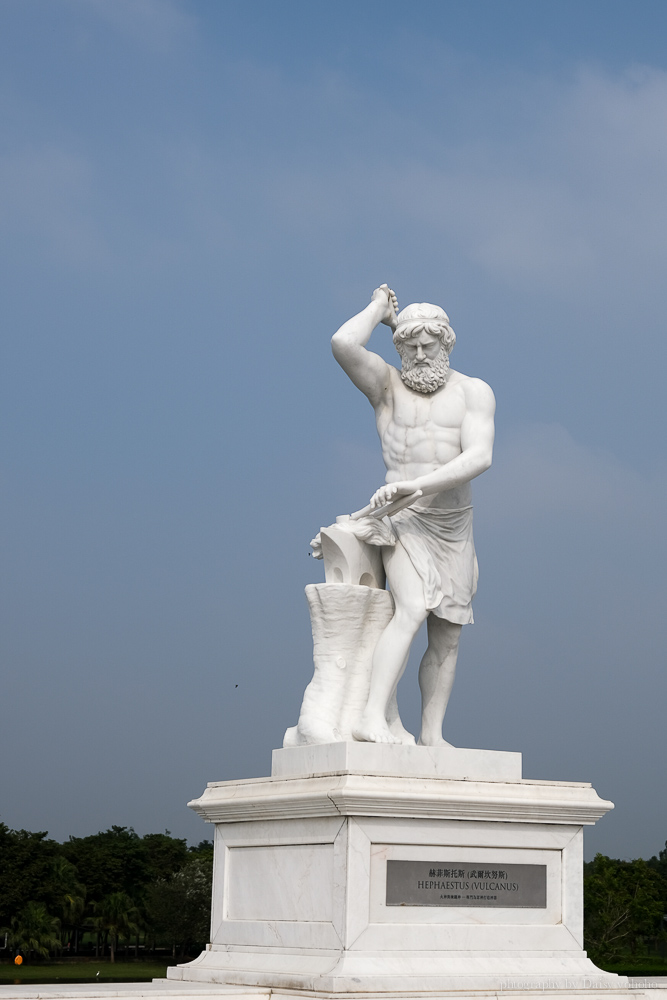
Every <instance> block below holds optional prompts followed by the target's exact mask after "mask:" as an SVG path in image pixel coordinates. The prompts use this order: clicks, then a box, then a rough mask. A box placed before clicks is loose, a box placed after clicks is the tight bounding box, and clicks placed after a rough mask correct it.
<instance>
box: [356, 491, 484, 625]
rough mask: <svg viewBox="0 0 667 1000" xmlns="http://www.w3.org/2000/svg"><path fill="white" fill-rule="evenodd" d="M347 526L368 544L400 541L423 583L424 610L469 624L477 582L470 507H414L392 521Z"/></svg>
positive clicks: (367, 521) (363, 521)
mask: <svg viewBox="0 0 667 1000" xmlns="http://www.w3.org/2000/svg"><path fill="white" fill-rule="evenodd" d="M346 527H348V528H349V529H351V530H353V532H354V534H355V535H357V537H358V538H362V539H363V540H364V541H366V542H368V543H370V544H371V545H395V544H396V541H397V540H398V541H400V543H401V545H402V546H403V548H404V549H405V551H406V552H407V554H408V556H409V557H410V561H411V563H412V565H413V566H414V568H415V569H416V571H417V573H418V574H419V577H420V579H421V581H422V584H423V587H424V597H425V599H426V608H427V610H429V611H431V612H432V613H433V614H434V615H437V617H438V618H446V619H447V621H450V622H455V623H456V624H458V625H470V624H472V622H473V615H472V599H473V597H474V595H475V592H476V590H477V578H478V567H477V556H476V554H475V543H474V541H473V536H472V507H460V508H458V509H456V510H446V509H444V508H439V507H419V506H416V505H413V506H412V507H408V508H406V509H405V510H402V511H400V512H399V513H398V514H395V515H394V516H393V517H392V518H391V520H390V519H389V518H384V519H383V520H382V521H377V520H374V519H373V518H363V519H362V520H360V521H357V522H352V523H350V522H346Z"/></svg>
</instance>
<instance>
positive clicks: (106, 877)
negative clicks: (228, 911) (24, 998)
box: [0, 823, 667, 966]
mask: <svg viewBox="0 0 667 1000" xmlns="http://www.w3.org/2000/svg"><path fill="white" fill-rule="evenodd" d="M212 873H213V845H212V844H211V842H210V841H206V840H205V841H202V843H200V844H198V845H197V846H196V847H188V846H187V844H186V841H185V840H181V839H179V838H176V837H172V836H171V835H170V834H169V832H168V831H167V832H165V833H151V834H147V835H146V836H144V837H140V836H138V834H136V833H135V832H134V830H133V829H132V828H131V827H130V828H128V827H124V826H112V827H111V829H110V830H106V831H105V832H103V833H96V834H94V835H92V836H89V837H70V838H69V840H68V841H66V842H65V843H63V844H60V843H58V842H57V841H55V840H50V839H49V838H48V836H47V834H46V833H30V832H29V831H27V830H10V829H9V828H8V827H7V826H6V825H5V824H4V823H0V948H1V946H2V945H3V943H4V944H5V947H4V948H1V950H0V954H4V955H12V956H13V955H15V954H18V953H20V954H22V955H23V956H24V957H25V958H34V957H37V956H42V957H46V956H48V955H49V954H60V955H63V954H66V955H83V954H94V955H95V956H96V957H98V958H99V957H103V956H106V955H108V957H109V958H110V960H111V961H112V962H113V961H114V960H115V957H116V953H117V952H118V949H119V947H121V948H122V949H123V950H124V953H125V954H127V955H134V956H135V957H139V955H140V954H142V955H145V954H148V953H150V952H151V951H152V952H153V953H154V952H155V948H156V947H162V948H164V947H167V948H170V949H171V951H172V954H173V955H176V953H177V952H178V953H180V955H181V956H184V955H185V954H186V953H187V954H198V953H199V951H200V950H201V949H202V948H203V947H204V945H205V944H206V942H207V941H208V940H209V924H210V913H211V887H212ZM584 928H585V943H584V945H585V948H586V950H587V951H588V953H589V955H590V956H591V958H592V959H593V961H594V962H596V963H597V964H600V965H602V966H604V965H606V964H607V965H608V964H613V963H615V962H619V961H621V962H622V961H623V960H624V959H626V958H627V957H628V956H631V957H633V958H637V957H638V956H643V955H651V954H652V955H656V954H657V955H662V957H663V958H665V957H666V951H667V948H666V945H667V843H666V844H665V849H664V850H662V851H660V853H659V855H658V856H655V857H652V858H650V859H649V860H648V861H644V860H643V859H641V858H638V859H636V860H635V861H621V860H615V859H613V858H608V857H605V856H604V855H602V854H598V855H597V857H596V858H595V860H594V861H590V862H588V863H587V864H585V865H584Z"/></svg>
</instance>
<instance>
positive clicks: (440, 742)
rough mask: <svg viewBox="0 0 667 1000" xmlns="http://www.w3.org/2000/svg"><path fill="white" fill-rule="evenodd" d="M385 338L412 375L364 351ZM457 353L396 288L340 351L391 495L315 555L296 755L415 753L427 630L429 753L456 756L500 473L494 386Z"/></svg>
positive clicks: (432, 319) (318, 545)
mask: <svg viewBox="0 0 667 1000" xmlns="http://www.w3.org/2000/svg"><path fill="white" fill-rule="evenodd" d="M379 324H385V325H386V326H388V327H390V328H391V330H392V331H393V340H394V345H395V347H396V349H397V351H398V353H399V355H400V357H401V370H400V372H399V371H398V370H397V369H396V368H395V367H394V366H393V365H390V364H387V362H385V361H384V360H383V359H382V358H381V357H379V356H378V355H377V354H374V353H373V352H371V351H369V350H367V348H366V344H367V343H368V341H369V339H370V336H371V334H372V332H373V330H374V329H375V327H376V326H378V325H379ZM455 341H456V336H455V334H454V331H453V330H452V328H451V326H450V323H449V318H448V316H447V314H446V313H445V311H444V310H443V309H441V308H440V307H439V306H434V305H430V304H428V303H415V304H413V305H409V306H407V307H406V308H405V309H403V311H402V312H400V313H399V312H398V302H397V299H396V295H395V294H394V292H393V291H392V290H391V289H390V288H389V287H388V286H387V285H381V286H380V287H379V288H377V289H375V291H374V292H373V295H372V298H371V302H370V304H369V305H368V306H367V307H366V308H365V309H364V310H363V311H362V312H360V313H358V314H357V315H356V316H353V317H352V319H350V320H348V321H347V322H346V323H344V324H343V326H341V328H340V329H339V330H338V331H337V332H336V333H335V334H334V336H333V338H332V342H331V343H332V349H333V354H334V357H335V358H336V360H337V361H338V363H339V364H340V366H341V367H342V368H343V370H344V371H345V373H346V374H347V375H348V376H349V378H350V379H351V380H352V381H353V382H354V384H355V385H356V386H357V388H358V389H360V390H361V391H362V392H363V393H364V394H365V395H366V396H367V397H368V400H369V402H370V403H371V405H372V407H373V409H374V411H375V419H376V424H377V429H378V434H379V436H380V442H381V446H382V456H383V458H384V462H385V465H386V468H387V475H386V484H385V485H384V486H381V487H380V488H379V489H378V490H377V491H376V492H375V493H374V494H373V496H372V497H371V500H370V503H369V504H368V506H367V507H365V508H363V509H362V510H360V511H357V512H356V513H355V514H352V515H351V516H350V515H346V516H343V517H339V518H337V523H336V524H335V525H331V526H330V527H329V528H323V529H322V530H321V531H320V534H319V535H318V536H317V537H316V538H315V539H314V541H313V543H311V544H313V554H314V555H315V556H316V557H318V558H322V557H323V558H324V562H325V576H326V583H325V584H319V585H317V584H316V585H310V587H307V588H306V593H307V597H308V601H309V604H310V608H311V620H312V624H313V640H314V659H315V675H314V677H313V681H311V684H310V685H309V687H308V689H307V690H306V694H305V695H304V703H303V705H302V709H301V714H300V718H299V724H298V726H297V727H293V729H291V730H288V731H287V733H286V736H285V746H295V745H298V744H303V743H327V742H336V741H341V740H343V741H345V740H350V739H354V740H360V741H365V742H373V743H403V744H409V743H414V742H415V740H414V737H413V736H412V735H411V734H410V733H408V732H407V731H406V730H405V728H404V727H403V726H402V724H401V721H400V717H399V714H398V707H397V703H396V687H397V684H398V682H399V680H400V678H401V675H402V674H403V671H404V670H405V666H406V663H407V659H408V654H409V652H410V646H411V644H412V641H413V639H414V637H415V635H416V633H417V631H418V630H419V628H420V626H421V625H422V624H423V622H424V621H425V620H426V622H427V630H428V647H427V649H426V652H425V654H424V657H423V659H422V661H421V665H420V668H419V686H420V689H421V695H422V720H421V733H420V735H419V740H418V742H419V744H421V745H424V746H449V745H450V744H448V743H446V741H445V740H444V739H443V736H442V725H443V720H444V715H445V710H446V708H447V703H448V700H449V696H450V693H451V689H452V684H453V681H454V673H455V670H456V660H457V655H458V647H459V638H460V634H461V628H462V626H463V625H466V624H469V623H472V621H473V615H472V606H471V602H472V598H473V596H474V594H475V590H476V587H477V558H476V555H475V547H474V542H473V535H472V497H471V487H470V482H471V480H472V479H474V478H475V477H476V476H479V475H480V474H481V473H482V472H484V471H485V470H486V469H488V468H489V466H490V465H491V458H492V451H493V438H494V411H495V399H494V396H493V392H492V391H491V389H490V388H489V386H488V385H487V384H486V383H485V382H482V381H481V380H480V379H476V378H470V377H469V376H467V375H463V374H461V373H460V372H456V371H454V370H453V369H451V368H450V366H449V355H450V352H451V350H452V348H453V347H454V343H455ZM385 574H386V580H387V581H388V583H389V587H390V592H388V591H386V590H384V586H385ZM332 588H333V589H332ZM368 591H371V593H368ZM362 637H363V641H362ZM343 671H347V673H346V674H345V676H344V677H343V676H342V672H343Z"/></svg>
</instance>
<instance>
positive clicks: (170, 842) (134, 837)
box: [62, 826, 188, 906]
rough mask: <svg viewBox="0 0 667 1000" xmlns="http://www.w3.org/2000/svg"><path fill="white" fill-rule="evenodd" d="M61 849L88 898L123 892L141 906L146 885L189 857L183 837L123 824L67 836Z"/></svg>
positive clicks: (172, 870) (173, 869)
mask: <svg viewBox="0 0 667 1000" xmlns="http://www.w3.org/2000/svg"><path fill="white" fill-rule="evenodd" d="M62 853H63V854H64V856H65V857H66V858H67V860H68V861H70V862H71V863H72V864H73V865H75V867H76V869H77V872H78V876H79V878H80V880H81V882H83V884H84V885H85V886H86V889H87V898H88V899H89V900H90V901H91V902H95V903H100V902H101V901H102V900H103V899H104V898H105V897H106V896H110V895H112V894H113V893H116V892H124V893H126V894H127V895H128V896H130V897H131V899H132V901H133V902H134V904H135V906H141V904H142V900H143V894H144V889H145V887H146V886H147V885H149V884H150V883H151V882H154V881H155V880H156V879H157V878H159V877H161V876H164V875H170V874H171V873H172V872H174V871H177V870H178V869H179V868H181V867H182V866H183V865H184V864H185V863H186V862H187V860H188V849H187V845H186V842H185V840H180V839H177V838H175V837H170V836H169V834H166V833H165V834H161V833H157V834H148V835H147V836H145V837H139V836H138V834H136V833H135V831H134V830H133V829H132V828H131V827H129V828H128V827H124V826H112V827H111V829H110V830H106V831H105V832H103V833H102V832H101V833H96V834H93V835H92V836H89V837H70V839H69V841H68V842H67V843H66V844H63V846H62Z"/></svg>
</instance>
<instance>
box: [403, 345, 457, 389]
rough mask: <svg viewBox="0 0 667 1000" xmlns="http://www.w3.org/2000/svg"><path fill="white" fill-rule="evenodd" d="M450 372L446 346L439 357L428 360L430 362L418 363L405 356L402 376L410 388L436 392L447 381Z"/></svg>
mask: <svg viewBox="0 0 667 1000" xmlns="http://www.w3.org/2000/svg"><path fill="white" fill-rule="evenodd" d="M448 374H449V355H448V354H447V351H446V350H445V349H444V347H443V348H442V349H441V351H440V353H439V354H438V356H437V358H434V359H433V360H430V359H429V361H428V364H423V363H422V364H420V365H417V364H416V363H415V362H414V361H409V360H408V358H403V364H402V367H401V378H402V379H403V381H404V382H405V384H406V385H407V386H408V388H410V389H416V390H417V392H435V390H436V389H439V388H440V386H441V385H444V384H445V382H446V381H447V375H448Z"/></svg>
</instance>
